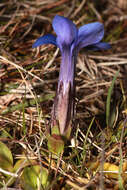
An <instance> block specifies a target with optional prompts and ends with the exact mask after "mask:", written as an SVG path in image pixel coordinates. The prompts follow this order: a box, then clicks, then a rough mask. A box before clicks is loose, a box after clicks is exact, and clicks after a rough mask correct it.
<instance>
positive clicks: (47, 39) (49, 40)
mask: <svg viewBox="0 0 127 190" xmlns="http://www.w3.org/2000/svg"><path fill="white" fill-rule="evenodd" d="M44 44H53V45H56V46H57V43H56V37H55V36H53V35H52V34H47V35H44V36H41V37H40V38H38V39H37V40H36V41H35V43H34V44H33V45H32V48H36V47H38V46H41V45H44Z"/></svg>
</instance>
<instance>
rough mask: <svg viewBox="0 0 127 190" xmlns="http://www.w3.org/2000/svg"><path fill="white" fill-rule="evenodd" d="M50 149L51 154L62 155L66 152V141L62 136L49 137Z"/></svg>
mask: <svg viewBox="0 0 127 190" xmlns="http://www.w3.org/2000/svg"><path fill="white" fill-rule="evenodd" d="M48 149H49V151H50V152H52V153H54V154H56V155H60V154H61V153H62V152H63V150H64V140H63V139H62V137H61V136H60V135H55V134H54V135H52V136H49V137H48Z"/></svg>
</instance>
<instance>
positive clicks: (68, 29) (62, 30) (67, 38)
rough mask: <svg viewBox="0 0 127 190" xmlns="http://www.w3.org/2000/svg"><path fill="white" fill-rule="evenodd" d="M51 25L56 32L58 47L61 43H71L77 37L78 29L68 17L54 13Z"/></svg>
mask: <svg viewBox="0 0 127 190" xmlns="http://www.w3.org/2000/svg"><path fill="white" fill-rule="evenodd" d="M52 25H53V29H54V31H55V33H56V34H57V43H58V45H59V47H60V48H62V46H63V45H71V44H72V42H74V41H75V40H76V39H77V34H78V29H77V28H76V26H75V24H74V23H73V22H72V21H71V20H69V19H68V18H65V17H63V16H58V15H56V16H55V17H54V19H53V22H52Z"/></svg>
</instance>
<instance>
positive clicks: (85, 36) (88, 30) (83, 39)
mask: <svg viewBox="0 0 127 190" xmlns="http://www.w3.org/2000/svg"><path fill="white" fill-rule="evenodd" d="M103 36H104V26H103V24H101V23H99V22H94V23H90V24H86V25H84V26H82V27H80V28H79V33H78V46H79V49H81V48H83V47H86V46H88V45H92V44H96V43H98V42H100V41H101V40H102V38H103Z"/></svg>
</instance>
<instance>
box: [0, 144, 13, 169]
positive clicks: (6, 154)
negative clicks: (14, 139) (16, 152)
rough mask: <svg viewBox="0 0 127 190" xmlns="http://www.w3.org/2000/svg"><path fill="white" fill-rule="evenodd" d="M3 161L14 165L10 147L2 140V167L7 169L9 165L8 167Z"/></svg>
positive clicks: (0, 153) (0, 164)
mask: <svg viewBox="0 0 127 190" xmlns="http://www.w3.org/2000/svg"><path fill="white" fill-rule="evenodd" d="M2 161H3V162H5V163H8V165H11V166H13V157H12V153H11V151H10V149H9V148H8V147H7V146H6V145H5V144H4V143H2V142H0V167H1V168H2V169H7V168H8V167H6V165H4V163H2ZM3 166H4V167H3ZM8 169H9V168H8Z"/></svg>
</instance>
